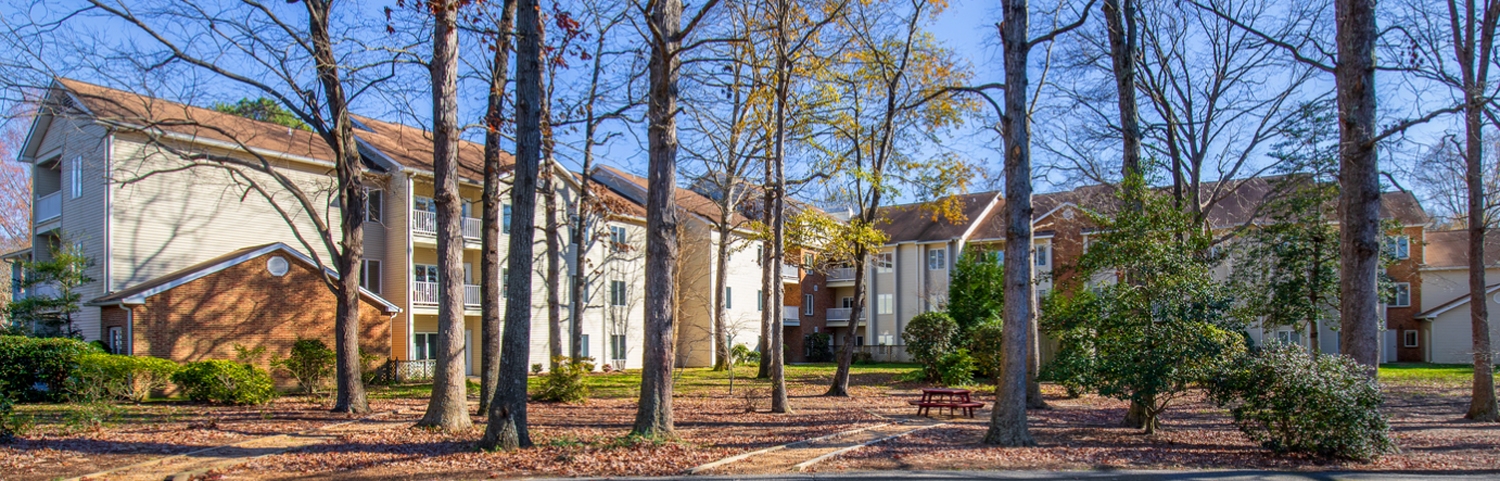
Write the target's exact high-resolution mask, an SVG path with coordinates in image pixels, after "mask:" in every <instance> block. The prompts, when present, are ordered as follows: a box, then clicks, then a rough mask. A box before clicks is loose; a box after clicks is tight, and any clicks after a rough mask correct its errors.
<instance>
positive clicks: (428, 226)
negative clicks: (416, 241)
mask: <svg viewBox="0 0 1500 481" xmlns="http://www.w3.org/2000/svg"><path fill="white" fill-rule="evenodd" d="M411 231H412V232H414V233H417V234H422V235H429V236H437V213H435V212H427V211H422V210H414V211H412V213H411ZM483 232H484V223H483V222H481V221H480V220H479V219H475V218H473V217H465V218H464V220H463V236H464V237H465V238H468V239H476V240H477V239H479V238H480V236H481V234H482V233H483Z"/></svg>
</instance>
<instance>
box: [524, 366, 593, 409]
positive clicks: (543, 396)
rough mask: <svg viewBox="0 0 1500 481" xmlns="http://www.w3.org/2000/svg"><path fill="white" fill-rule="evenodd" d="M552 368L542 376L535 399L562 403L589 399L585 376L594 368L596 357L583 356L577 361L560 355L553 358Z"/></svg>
mask: <svg viewBox="0 0 1500 481" xmlns="http://www.w3.org/2000/svg"><path fill="white" fill-rule="evenodd" d="M552 366H553V367H552V370H551V371H548V372H547V375H545V376H542V383H541V386H540V387H539V388H538V389H537V392H536V395H534V396H532V398H531V399H532V400H533V401H541V402H561V403H583V402H585V401H588V399H589V388H588V386H586V385H584V383H583V377H584V376H586V375H588V373H589V372H591V371H593V370H594V359H593V358H583V359H580V360H577V361H574V360H572V359H569V358H567V357H563V356H558V357H555V358H552Z"/></svg>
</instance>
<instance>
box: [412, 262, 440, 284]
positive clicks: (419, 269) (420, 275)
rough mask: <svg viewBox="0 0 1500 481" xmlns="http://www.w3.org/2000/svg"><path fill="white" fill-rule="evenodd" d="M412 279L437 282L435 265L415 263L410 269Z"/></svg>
mask: <svg viewBox="0 0 1500 481" xmlns="http://www.w3.org/2000/svg"><path fill="white" fill-rule="evenodd" d="M412 280H414V281H417V282H434V283H435V282H437V281H438V273H437V266H430V265H426V264H417V265H416V266H414V268H413V269H412Z"/></svg>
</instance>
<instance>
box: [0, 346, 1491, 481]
mask: <svg viewBox="0 0 1500 481" xmlns="http://www.w3.org/2000/svg"><path fill="white" fill-rule="evenodd" d="M911 369H912V368H911V367H909V366H889V365H886V366H872V367H861V368H859V370H858V371H857V375H856V377H855V385H854V387H853V390H854V394H855V396H854V397H852V398H847V399H830V398H824V397H821V396H820V395H821V394H822V392H823V391H824V390H825V389H826V386H827V382H828V379H829V377H830V376H831V374H832V369H831V367H828V366H794V367H792V369H791V370H790V372H789V375H788V378H789V379H790V380H791V382H790V386H791V394H792V405H793V408H794V410H795V412H794V413H793V414H791V415H774V414H769V413H765V412H764V411H765V409H766V407H767V406H766V402H765V400H764V397H763V396H764V394H765V393H764V387H765V383H764V382H761V381H753V380H746V379H744V377H743V376H746V375H748V374H750V373H752V372H753V371H751V370H750V369H748V368H745V369H743V370H740V371H739V374H740V376H742V377H741V378H739V379H738V380H736V387H735V394H734V395H730V394H729V391H728V380H727V378H726V377H725V375H724V374H723V373H712V372H709V371H707V370H688V371H686V373H685V374H684V375H683V377H682V378H680V379H679V381H678V386H679V389H678V395H677V396H676V398H675V399H674V404H675V414H676V418H677V428H678V434H679V436H680V439H679V440H677V441H673V442H648V441H642V440H632V439H629V438H626V437H624V435H625V433H626V432H628V431H629V429H630V424H631V421H632V420H633V418H634V415H635V402H634V397H635V390H634V389H635V387H634V386H635V383H637V382H638V377H636V376H634V375H631V374H601V375H595V376H591V377H590V378H589V383H590V385H591V386H592V387H593V389H594V393H595V398H594V399H592V400H590V401H589V402H588V403H587V404H583V405H563V404H545V403H533V404H532V405H531V406H530V407H529V409H528V410H529V418H530V423H531V433H532V436H533V440H534V441H535V442H536V444H537V448H536V449H529V450H522V451H519V452H510V453H504V452H502V453H485V452H479V451H477V450H475V449H474V447H473V446H474V442H475V441H476V440H477V439H478V438H479V436H480V434H481V433H482V425H479V423H482V422H483V421H484V419H483V417H482V416H479V415H478V414H477V413H475V417H474V421H475V423H476V427H475V428H474V429H473V430H471V431H468V432H463V433H437V432H432V431H428V430H424V429H417V428H411V427H405V426H406V425H403V424H400V423H397V424H396V426H398V427H395V428H390V429H382V430H378V431H360V432H351V433H348V434H341V435H339V437H338V438H337V440H335V441H333V442H329V443H325V444H321V445H317V446H313V447H308V448H302V449H299V450H294V451H291V452H287V453H282V454H276V455H271V456H266V457H262V458H257V459H254V460H250V461H249V462H248V463H246V464H244V465H242V466H239V467H236V468H232V469H229V470H228V471H226V472H223V473H218V474H216V476H215V477H216V478H219V479H329V478H332V479H348V480H358V479H450V478H469V479H480V478H491V477H521V476H575V475H590V476H617V475H663V474H676V473H680V472H682V471H683V470H685V469H687V468H690V467H693V466H697V465H700V464H703V463H707V462H709V461H713V460H716V459H721V458H723V457H727V456H731V455H734V454H738V453H743V452H748V451H751V450H756V449H761V448H765V447H769V446H775V445H779V444H785V443H788V442H792V441H797V440H801V439H807V438H812V437H816V436H821V435H825V434H831V433H835V432H840V431H845V430H849V429H855V428H860V427H866V426H873V425H876V424H881V423H884V422H888V421H890V418H891V417H899V416H910V415H911V414H912V412H913V408H911V407H910V406H908V405H907V404H906V401H908V400H913V399H916V396H917V391H916V389H917V388H918V387H920V385H919V384H915V383H906V382H899V381H898V380H897V378H898V376H900V375H901V374H903V373H905V372H907V371H910V370H911ZM1384 375H1385V374H1384V373H1382V376H1384ZM1383 379H1387V394H1388V401H1387V405H1386V407H1385V411H1386V413H1387V414H1388V415H1389V416H1390V419H1391V424H1392V427H1393V429H1394V435H1395V437H1396V440H1397V442H1398V444H1399V445H1400V447H1401V449H1402V452H1401V453H1400V454H1396V455H1392V456H1387V457H1384V458H1381V459H1379V460H1377V461H1375V462H1373V463H1349V462H1343V461H1331V460H1325V459H1318V458H1313V457H1305V456H1283V455H1275V454H1272V453H1270V452H1268V451H1266V450H1264V449H1261V448H1260V447H1259V446H1256V445H1254V444H1252V443H1250V442H1249V441H1247V440H1246V439H1245V438H1244V437H1243V436H1242V435H1241V434H1240V433H1239V431H1237V430H1236V429H1235V428H1234V427H1233V426H1232V425H1231V424H1230V423H1229V418H1228V414H1227V413H1226V412H1225V411H1224V410H1222V409H1219V408H1217V407H1215V406H1213V405H1211V404H1209V403H1207V402H1206V401H1205V400H1204V399H1203V398H1202V397H1201V396H1190V397H1189V398H1187V399H1185V400H1184V401H1183V402H1182V403H1181V404H1178V405H1176V406H1174V407H1173V408H1171V409H1169V410H1168V412H1167V413H1166V414H1165V416H1164V418H1163V428H1164V429H1163V432H1161V433H1159V434H1156V435H1152V436H1145V435H1142V434H1140V433H1139V431H1137V430H1133V429H1127V428H1121V427H1119V426H1118V421H1119V419H1120V418H1121V417H1122V416H1123V414H1124V410H1125V404H1124V403H1122V402H1119V401H1115V400H1111V399H1104V398H1099V397H1096V396H1085V397H1083V398H1079V399H1064V398H1063V396H1062V392H1061V390H1060V389H1056V388H1054V387H1052V386H1046V391H1047V394H1048V398H1049V401H1050V402H1051V403H1052V405H1053V409H1050V410H1045V411H1033V412H1032V414H1031V415H1032V432H1033V434H1034V435H1035V436H1036V437H1037V441H1038V442H1039V443H1040V446H1039V447H1036V448H1026V449H1001V448H992V447H986V446H983V445H980V444H979V443H978V441H979V440H980V438H981V437H982V436H983V434H984V430H985V427H986V426H985V421H986V418H987V415H988V414H989V410H988V409H984V410H981V411H980V413H979V415H978V417H977V418H976V419H972V420H970V419H946V417H944V418H945V419H944V420H946V421H950V423H951V424H948V425H945V426H942V427H937V428H932V429H927V430H922V431H918V432H916V433H914V434H912V435H910V436H907V437H902V438H898V439H895V440H891V441H886V442H883V443H880V444H876V445H873V446H870V447H867V448H864V449H861V450H856V451H853V452H851V453H848V454H846V455H843V456H840V457H838V458H835V459H832V460H829V461H827V462H825V463H823V464H820V465H818V466H817V467H816V468H815V469H817V470H821V471H829V470H869V469H939V470H941V469H1101V468H1102V469H1187V468H1193V469H1198V468H1260V469H1291V470H1324V469H1353V470H1433V469H1437V470H1457V471H1475V470H1481V471H1482V470H1494V469H1496V468H1497V467H1500V425H1496V424H1489V425H1485V424H1476V423H1470V422H1467V421H1464V420H1462V419H1461V414H1462V412H1463V410H1464V407H1465V406H1466V396H1467V379H1466V378H1458V377H1446V378H1442V377H1440V378H1397V377H1395V376H1392V377H1388V378H1386V377H1383ZM746 392H752V393H756V394H757V395H758V396H752V399H758V400H757V401H756V402H755V403H754V404H757V406H756V407H757V408H758V411H759V412H754V413H747V412H746V408H747V400H746V399H747V398H746V397H745V396H744V393H746ZM425 395H426V391H425V389H424V388H422V387H420V386H419V387H402V388H395V389H377V390H376V391H374V396H375V400H374V401H373V402H372V405H373V406H374V408H375V409H376V410H377V411H382V412H389V411H399V413H398V414H395V415H393V418H394V419H405V420H407V421H410V422H415V421H416V419H417V418H418V417H419V416H420V412H421V411H422V409H424V408H425V405H426V399H425ZM977 397H978V400H980V401H983V402H985V403H986V405H988V404H989V403H990V402H991V401H992V397H991V396H990V395H989V394H987V393H982V392H981V393H980V394H979V395H978V396H977ZM71 409H72V408H71V407H70V406H66V405H27V406H22V408H21V412H22V413H24V414H27V415H31V416H35V417H36V419H37V421H38V422H37V426H36V427H35V428H33V429H32V430H31V431H30V432H28V433H26V434H25V435H24V436H22V437H21V439H20V440H19V441H17V442H16V443H14V444H11V445H4V446H0V472H3V473H4V475H3V476H0V478H4V479H20V480H30V479H51V478H55V477H65V476H74V475H78V474H83V473H88V472H93V471H98V470H103V469H108V468H112V467H118V466H123V465H127V464H132V463H136V462H141V461H145V460H148V459H152V458H155V457H160V456H163V455H169V454H176V453H183V452H188V451H192V450H196V449H202V448H206V447H211V446H218V445H222V444H226V443H231V442H237V441H243V440H248V439H254V438H256V437H259V436H267V435H274V434H284V433H289V432H296V431H302V430H306V429H312V428H316V427H319V426H327V425H331V424H334V423H337V422H341V421H345V420H348V418H347V417H345V416H342V415H336V414H331V413H328V412H327V411H326V409H327V404H326V400H308V399H307V398H301V397H287V398H283V399H280V400H278V401H276V402H275V403H273V404H271V405H270V406H266V407H218V406H205V405H197V404H190V403H176V402H156V403H148V404H146V405H141V406H122V407H121V408H120V409H121V413H120V414H119V415H118V416H115V417H114V418H112V419H111V420H109V421H108V422H106V423H105V424H103V425H101V426H98V427H92V428H80V427H79V426H78V425H77V424H76V423H73V424H70V423H68V422H67V421H66V418H67V414H68V412H69V411H70V410H71Z"/></svg>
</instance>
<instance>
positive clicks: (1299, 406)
mask: <svg viewBox="0 0 1500 481" xmlns="http://www.w3.org/2000/svg"><path fill="white" fill-rule="evenodd" d="M1210 394H1211V395H1212V397H1213V399H1214V402H1216V403H1218V404H1219V405H1221V406H1224V407H1227V408H1229V413H1230V414H1231V415H1233V416H1234V424H1235V425H1236V426H1238V427H1239V428H1240V431H1242V432H1244V433H1245V435H1246V436H1248V437H1249V438H1250V439H1251V440H1252V441H1255V442H1258V443H1260V444H1261V445H1262V446H1265V447H1266V448H1267V449H1270V450H1272V451H1276V452H1304V453H1313V454H1318V455H1321V456H1328V457H1338V458H1347V459H1354V460H1369V459H1372V458H1375V457H1377V456H1380V455H1382V454H1387V453H1392V452H1395V450H1396V446H1395V443H1394V442H1392V441H1391V438H1390V436H1389V431H1390V426H1389V425H1387V424H1386V420H1385V416H1383V415H1381V414H1380V404H1381V401H1382V397H1381V394H1380V387H1379V386H1378V385H1377V384H1376V383H1375V381H1374V380H1372V379H1370V378H1369V377H1366V375H1365V372H1364V368H1363V367H1361V366H1359V365H1358V364H1357V363H1355V362H1354V360H1353V359H1351V358H1349V357H1347V356H1342V355H1319V356H1318V357H1317V359H1313V358H1311V357H1309V355H1308V353H1307V351H1305V350H1303V349H1302V348H1301V347H1297V346H1272V347H1269V348H1267V349H1265V350H1262V351H1260V352H1257V353H1255V354H1251V355H1247V356H1243V357H1242V358H1241V359H1240V360H1239V361H1238V362H1235V363H1234V364H1232V365H1231V367H1230V368H1228V369H1226V370H1225V372H1224V373H1223V374H1222V375H1221V376H1220V378H1219V379H1218V380H1217V382H1215V383H1214V385H1213V386H1212V388H1211V389H1210Z"/></svg>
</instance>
